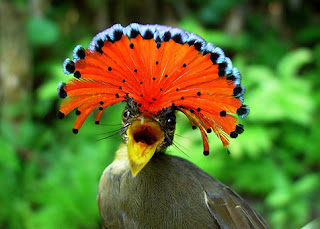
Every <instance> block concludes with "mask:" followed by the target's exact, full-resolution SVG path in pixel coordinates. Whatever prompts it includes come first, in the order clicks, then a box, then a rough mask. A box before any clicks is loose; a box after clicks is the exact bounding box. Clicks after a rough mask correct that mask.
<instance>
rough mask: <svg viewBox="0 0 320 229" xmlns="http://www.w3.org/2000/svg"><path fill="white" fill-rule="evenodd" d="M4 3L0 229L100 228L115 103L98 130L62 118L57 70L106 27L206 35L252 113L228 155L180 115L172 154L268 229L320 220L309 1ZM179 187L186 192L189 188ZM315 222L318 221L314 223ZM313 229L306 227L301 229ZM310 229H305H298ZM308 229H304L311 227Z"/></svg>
mask: <svg viewBox="0 0 320 229" xmlns="http://www.w3.org/2000/svg"><path fill="white" fill-rule="evenodd" d="M305 2H306V1H269V0H246V1H245V0H240V1H236V0H225V1H220V0H211V1H209V0H206V1H205V0H196V1H192V0H188V1H183V0H163V1H160V0H156V1H151V0H142V1H138V0H136V1H129V0H126V1H125V0H123V1H117V0H104V1H98V0H94V1H90V0H80V1H77V0H72V1H58V0H56V1H54V0H43V1H41V0H34V1H26V0H14V1H8V0H2V1H0V15H1V16H0V19H1V24H0V25H1V27H0V29H1V31H0V38H1V41H0V42H1V45H0V48H1V50H0V51H1V59H0V69H1V75H0V76H1V78H0V80H1V83H0V118H1V119H0V182H1V189H0V228H28V229H29V228H48V229H50V228H68V229H70V228H71V229H72V228H82V229H89V228H100V217H99V213H98V209H97V205H96V193H97V185H98V182H99V178H100V175H101V173H102V171H103V170H104V168H105V167H106V166H107V165H108V164H109V163H110V162H111V161H112V160H113V156H114V151H115V150H116V148H117V146H118V144H119V143H120V142H121V139H120V136H115V137H112V138H108V139H105V140H100V141H99V139H101V138H105V137H107V136H109V135H110V134H108V133H107V132H109V131H112V130H116V129H117V128H119V126H117V124H120V119H121V111H122V109H123V106H124V105H123V104H118V105H115V106H113V107H110V108H108V109H107V111H106V112H105V114H104V116H103V118H102V121H101V125H98V126H96V125H94V118H93V116H89V118H88V120H87V121H86V122H85V124H84V126H83V128H82V129H81V131H80V132H79V134H78V135H74V134H72V126H73V121H74V119H75V114H74V113H72V114H71V115H68V116H67V117H66V118H65V119H64V120H62V121H61V120H58V119H57V118H56V113H57V111H58V109H59V104H60V103H61V101H59V100H58V98H57V95H56V87H57V83H58V82H59V81H67V80H68V79H69V78H70V77H71V76H70V77H69V76H66V75H64V74H63V73H62V67H61V65H62V62H63V60H64V59H65V58H67V57H69V58H71V57H72V50H73V47H74V46H76V45H77V44H81V45H83V46H84V47H85V48H86V47H87V46H88V44H89V42H90V41H91V39H92V37H93V36H94V35H95V34H96V33H97V32H100V31H102V30H104V29H106V28H108V27H110V26H111V25H112V24H114V23H121V24H122V25H123V26H126V25H127V24H129V23H131V22H139V23H149V24H154V23H157V24H167V25H171V26H176V27H180V28H183V29H186V30H188V31H190V32H194V33H197V34H199V35H200V36H202V37H203V38H204V39H205V40H206V41H208V42H212V43H214V44H215V45H216V46H219V47H221V48H222V49H223V50H224V51H225V53H226V56H229V57H231V59H232V60H233V65H234V66H236V67H237V68H238V69H239V70H240V72H241V74H242V77H243V80H242V82H243V84H244V85H245V86H246V89H247V90H246V94H245V103H246V104H248V105H249V106H250V109H251V112H250V115H249V116H248V117H247V118H246V119H245V120H241V122H242V123H244V125H245V132H244V134H242V135H241V136H239V137H238V138H237V139H236V140H232V141H231V144H230V147H229V149H230V151H231V154H230V155H227V152H226V149H224V148H223V147H222V144H221V143H220V141H219V140H218V139H217V138H216V137H215V136H214V135H213V134H212V135H210V145H211V154H210V155H209V156H208V157H204V156H203V155H202V141H201V136H200V133H199V130H192V128H191V127H190V124H189V123H188V120H187V119H186V117H184V116H183V115H181V114H178V127H177V133H176V136H175V143H176V146H177V147H178V148H179V149H178V148H177V147H174V146H172V147H170V148H169V149H168V153H171V154H175V155H179V156H181V157H185V158H187V159H188V160H191V161H193V162H194V163H196V164H197V165H198V166H200V167H201V168H203V169H204V170H205V171H207V172H208V173H210V174H211V175H213V176H214V177H216V178H217V179H219V180H221V181H222V182H223V183H225V184H227V185H229V186H230V187H232V189H234V190H235V191H236V192H238V193H239V194H240V195H241V196H243V197H244V198H245V199H246V200H247V201H248V202H249V203H251V204H252V205H253V206H254V207H255V209H256V210H257V211H258V212H259V213H260V214H261V215H262V216H263V217H264V218H265V219H266V220H267V222H268V223H269V225H270V227H271V228H301V227H303V226H304V225H307V224H308V223H310V222H311V223H314V220H316V219H317V218H318V217H319V215H320V207H319V206H320V195H319V191H320V187H319V186H320V176H319V175H320V154H319V148H320V137H319V136H320V119H319V111H320V90H319V89H320V26H319V25H320V23H319V22H320V17H319V15H320V13H319V12H320V7H319V4H318V3H317V1H316V0H311V1H308V3H305ZM186 188H187V187H186ZM318 220H319V218H318ZM309 225H310V224H309ZM306 228H307V227H306ZM309 228H310V227H309Z"/></svg>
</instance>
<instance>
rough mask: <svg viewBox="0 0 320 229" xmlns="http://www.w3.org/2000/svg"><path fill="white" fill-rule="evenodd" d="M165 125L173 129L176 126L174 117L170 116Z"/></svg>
mask: <svg viewBox="0 0 320 229" xmlns="http://www.w3.org/2000/svg"><path fill="white" fill-rule="evenodd" d="M167 124H168V127H169V128H170V129H174V128H175V126H176V117H175V116H171V117H170V118H168V119H167Z"/></svg>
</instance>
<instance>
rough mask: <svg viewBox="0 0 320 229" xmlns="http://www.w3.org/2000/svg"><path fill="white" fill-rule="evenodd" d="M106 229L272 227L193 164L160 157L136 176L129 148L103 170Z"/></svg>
mask: <svg viewBox="0 0 320 229" xmlns="http://www.w3.org/2000/svg"><path fill="white" fill-rule="evenodd" d="M98 206H99V210H100V215H101V218H102V222H103V225H104V227H105V228H241V229H243V228H268V226H267V224H266V222H265V221H264V220H263V218H262V217H261V216H259V214H258V213H257V212H256V211H255V210H254V209H253V208H252V207H251V206H250V205H249V204H248V203H247V202H246V201H245V200H243V199H242V198H241V197H240V196H239V195H238V194H236V193H235V192H234V191H232V190H231V189H230V188H229V187H227V186H225V185H224V184H222V183H221V182H219V181H218V180H216V179H214V178H213V177H211V176H209V175H208V174H207V173H205V172H204V171H203V170H201V169H200V168H198V167H197V166H195V165H194V164H192V163H190V162H189V161H187V160H185V159H182V158H179V157H174V156H170V155H166V154H164V153H156V154H155V155H154V156H153V158H152V159H151V160H150V161H149V162H148V164H147V165H146V166H145V167H144V168H143V170H142V171H141V172H140V173H139V174H138V175H137V176H136V177H133V176H132V175H131V171H130V163H129V160H128V153H127V150H126V146H125V145H122V146H121V147H120V148H119V150H118V151H117V153H116V158H115V160H114V162H113V163H112V164H111V165H109V166H108V167H107V168H106V170H105V171H104V172H103V175H102V177H101V180H100V185H99V191H98Z"/></svg>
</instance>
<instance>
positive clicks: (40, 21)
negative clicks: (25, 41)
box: [28, 16, 59, 46]
mask: <svg viewBox="0 0 320 229" xmlns="http://www.w3.org/2000/svg"><path fill="white" fill-rule="evenodd" d="M28 37H29V40H30V42H31V44H32V45H34V46H47V45H51V44H53V43H54V42H55V41H57V40H58V38H59V27H58V25H57V24H56V23H55V22H54V21H51V20H50V19H48V18H44V17H36V16H35V17H31V18H30V19H29V21H28Z"/></svg>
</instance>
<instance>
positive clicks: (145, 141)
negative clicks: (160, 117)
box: [127, 115, 164, 176]
mask: <svg viewBox="0 0 320 229" xmlns="http://www.w3.org/2000/svg"><path fill="white" fill-rule="evenodd" d="M127 136H128V155H129V161H130V167H131V173H132V175H133V176H136V175H138V173H139V172H140V171H141V170H142V169H143V167H144V166H145V165H146V164H147V163H148V162H149V160H150V159H151V158H152V156H153V154H154V153H155V152H156V149H157V147H158V145H159V144H160V143H161V142H162V141H163V140H164V133H163V131H162V130H161V128H160V125H159V124H158V123H157V122H156V121H154V120H153V119H149V118H146V117H144V116H143V115H141V116H139V117H138V118H137V119H136V120H134V121H133V122H132V123H131V125H130V126H129V128H128V130H127Z"/></svg>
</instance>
